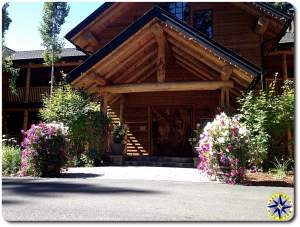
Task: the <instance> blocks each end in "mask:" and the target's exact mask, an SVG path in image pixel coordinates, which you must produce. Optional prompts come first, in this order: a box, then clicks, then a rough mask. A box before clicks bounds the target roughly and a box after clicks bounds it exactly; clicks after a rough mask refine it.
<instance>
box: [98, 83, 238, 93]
mask: <svg viewBox="0 0 300 227" xmlns="http://www.w3.org/2000/svg"><path fill="white" fill-rule="evenodd" d="M232 87H233V81H193V82H165V83H142V84H121V85H111V86H104V87H101V88H100V92H101V93H107V92H109V93H112V94H121V93H138V92H159V91H201V90H202V91H203V90H207V91H208V90H217V89H221V88H232Z"/></svg>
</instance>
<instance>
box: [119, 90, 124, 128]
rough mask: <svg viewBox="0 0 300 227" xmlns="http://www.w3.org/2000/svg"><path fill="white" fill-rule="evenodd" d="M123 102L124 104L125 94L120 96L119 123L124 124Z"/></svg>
mask: <svg viewBox="0 0 300 227" xmlns="http://www.w3.org/2000/svg"><path fill="white" fill-rule="evenodd" d="M124 104H125V94H122V95H121V96H120V123H121V124H124Z"/></svg>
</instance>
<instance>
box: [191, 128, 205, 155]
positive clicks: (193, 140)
mask: <svg viewBox="0 0 300 227" xmlns="http://www.w3.org/2000/svg"><path fill="white" fill-rule="evenodd" d="M204 126H205V125H202V124H200V123H198V124H197V127H196V129H195V130H194V131H193V133H192V135H191V137H190V138H189V139H188V140H189V143H190V145H191V146H192V148H193V150H194V153H195V154H196V156H197V153H198V152H197V151H196V149H195V147H197V145H198V143H199V138H200V135H201V133H202V132H203V128H204Z"/></svg>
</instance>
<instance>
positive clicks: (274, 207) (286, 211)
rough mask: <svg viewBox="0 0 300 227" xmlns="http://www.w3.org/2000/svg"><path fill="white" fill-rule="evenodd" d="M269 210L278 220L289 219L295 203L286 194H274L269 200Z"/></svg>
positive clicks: (270, 214)
mask: <svg viewBox="0 0 300 227" xmlns="http://www.w3.org/2000/svg"><path fill="white" fill-rule="evenodd" d="M267 211H268V214H269V216H270V217H272V218H273V219H275V220H277V221H283V220H287V219H288V218H289V217H291V216H292V213H293V204H292V201H291V200H290V198H289V197H288V196H287V195H286V194H283V193H281V194H274V195H272V197H270V199H269V200H268V203H267Z"/></svg>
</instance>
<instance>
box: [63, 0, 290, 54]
mask: <svg viewBox="0 0 300 227" xmlns="http://www.w3.org/2000/svg"><path fill="white" fill-rule="evenodd" d="M239 3H241V2H239ZM114 4H115V2H105V3H103V4H102V5H101V6H100V7H99V8H97V9H96V10H95V11H94V12H93V13H92V14H90V15H89V16H88V17H87V18H85V19H84V20H83V21H82V22H81V23H79V24H78V25H77V26H76V27H74V28H73V29H72V30H71V31H69V32H68V33H67V34H66V35H65V38H66V39H67V40H69V41H70V42H71V43H72V44H74V43H73V41H72V38H73V37H74V36H75V35H76V34H78V33H79V32H80V31H81V30H82V29H84V28H85V27H86V26H87V25H89V24H90V23H91V22H92V21H94V19H95V18H96V17H99V16H101V15H102V14H103V13H105V12H106V11H107V10H108V9H109V8H111V7H112V6H113V5H114ZM249 4H251V5H252V6H254V7H255V8H256V9H257V10H259V11H260V12H261V13H264V14H267V15H268V16H271V17H272V18H274V19H277V20H280V21H281V20H284V21H285V23H286V24H289V23H290V21H291V20H292V17H291V16H290V15H288V14H286V13H283V12H281V11H279V10H277V9H275V8H273V7H271V6H270V5H269V4H267V3H264V2H249ZM287 26H288V25H287ZM287 26H284V28H283V30H284V31H285V30H286V28H287ZM283 35H284V34H282V32H281V34H280V38H281V37H282V36H283ZM280 38H279V39H278V41H279V40H280ZM74 45H75V46H76V44H74ZM78 48H79V47H78ZM79 49H81V48H79Z"/></svg>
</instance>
